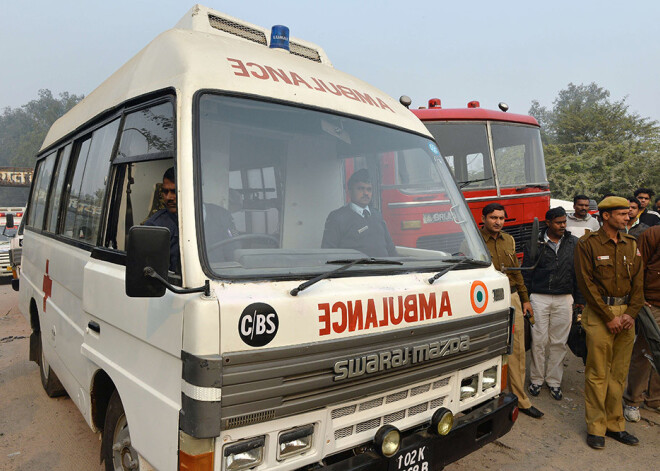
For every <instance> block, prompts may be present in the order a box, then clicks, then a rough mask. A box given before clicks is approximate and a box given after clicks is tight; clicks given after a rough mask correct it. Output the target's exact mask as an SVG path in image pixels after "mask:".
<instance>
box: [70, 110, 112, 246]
mask: <svg viewBox="0 0 660 471" xmlns="http://www.w3.org/2000/svg"><path fill="white" fill-rule="evenodd" d="M118 128H119V119H116V120H114V121H113V122H111V123H109V124H107V125H105V126H104V127H102V128H100V129H97V130H96V131H94V133H93V134H92V136H91V137H88V138H87V139H85V140H84V141H83V142H82V143H81V144H80V146H79V152H78V158H77V161H76V167H75V170H74V173H73V177H72V179H71V186H70V194H69V198H68V204H67V208H66V217H65V220H64V232H63V234H64V235H65V236H66V237H71V238H73V239H77V240H80V241H83V242H87V243H90V244H96V240H97V236H98V231H99V226H100V222H101V212H102V210H103V200H104V198H105V188H106V183H107V181H106V180H107V176H108V167H109V165H110V157H111V154H112V148H113V146H114V143H115V140H116V137H117V130H118Z"/></svg>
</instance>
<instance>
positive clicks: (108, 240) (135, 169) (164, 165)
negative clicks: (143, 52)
mask: <svg viewBox="0 0 660 471" xmlns="http://www.w3.org/2000/svg"><path fill="white" fill-rule="evenodd" d="M174 124H175V121H174V107H173V104H172V103H171V102H169V101H168V102H164V103H160V104H157V105H154V106H150V107H148V108H143V109H139V110H137V111H132V112H130V113H127V114H126V117H125V119H124V123H123V125H122V129H121V130H120V137H119V139H120V140H119V148H118V150H117V155H116V157H115V158H114V160H113V166H114V171H113V181H112V187H113V193H112V196H111V200H110V211H109V212H108V222H107V226H106V228H107V230H106V234H105V239H104V241H103V245H104V246H105V247H112V248H114V249H117V250H122V251H123V250H124V248H125V247H124V242H125V238H126V235H127V234H128V230H129V229H130V228H131V226H133V225H136V224H144V222H145V221H146V220H147V219H148V218H149V217H150V216H152V215H153V214H154V213H155V212H156V211H158V210H159V209H162V208H163V203H162V200H161V193H160V187H161V184H162V181H163V174H164V173H165V171H166V170H167V169H168V168H170V167H172V166H174V155H175V152H174Z"/></svg>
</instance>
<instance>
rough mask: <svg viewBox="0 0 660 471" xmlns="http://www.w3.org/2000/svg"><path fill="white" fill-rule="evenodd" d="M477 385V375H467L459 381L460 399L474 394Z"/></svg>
mask: <svg viewBox="0 0 660 471" xmlns="http://www.w3.org/2000/svg"><path fill="white" fill-rule="evenodd" d="M478 385H479V375H472V376H469V377H467V378H465V379H463V380H462V381H461V401H463V400H465V399H468V398H470V397H472V396H474V395H475V394H476V393H477V386H478Z"/></svg>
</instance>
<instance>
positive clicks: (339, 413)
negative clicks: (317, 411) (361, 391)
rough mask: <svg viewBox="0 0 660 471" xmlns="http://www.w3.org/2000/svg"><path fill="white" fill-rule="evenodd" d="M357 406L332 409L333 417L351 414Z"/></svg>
mask: <svg viewBox="0 0 660 471" xmlns="http://www.w3.org/2000/svg"><path fill="white" fill-rule="evenodd" d="M355 409H356V406H348V407H342V408H341V409H335V410H333V411H332V418H333V419H338V418H340V417H344V416H346V415H351V414H353V413H354V412H355Z"/></svg>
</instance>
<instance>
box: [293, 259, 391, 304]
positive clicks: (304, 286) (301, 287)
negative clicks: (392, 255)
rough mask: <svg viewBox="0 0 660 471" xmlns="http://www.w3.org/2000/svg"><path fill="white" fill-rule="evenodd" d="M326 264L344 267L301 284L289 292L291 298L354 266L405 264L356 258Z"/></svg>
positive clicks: (331, 261)
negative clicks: (336, 264) (339, 264)
mask: <svg viewBox="0 0 660 471" xmlns="http://www.w3.org/2000/svg"><path fill="white" fill-rule="evenodd" d="M326 263H328V264H333V263H341V264H343V265H342V266H341V267H339V268H337V269H335V270H332V271H329V272H326V273H323V274H321V275H319V276H317V277H315V278H312V279H311V280H309V281H305V282H304V283H301V284H300V285H299V286H298V287H297V288H293V289H292V290H291V291H290V292H289V293H290V294H291V296H298V293H300V292H301V291H302V290H304V289H307V288H309V287H310V286H312V285H313V284H315V283H318V282H319V281H321V280H325V279H326V278H330V277H332V276H334V275H336V274H337V273H341V272H343V271H346V270H348V269H349V268H351V267H352V266H354V265H403V262H397V261H394V260H384V259H379V258H356V259H354V260H330V261H328V262H326Z"/></svg>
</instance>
